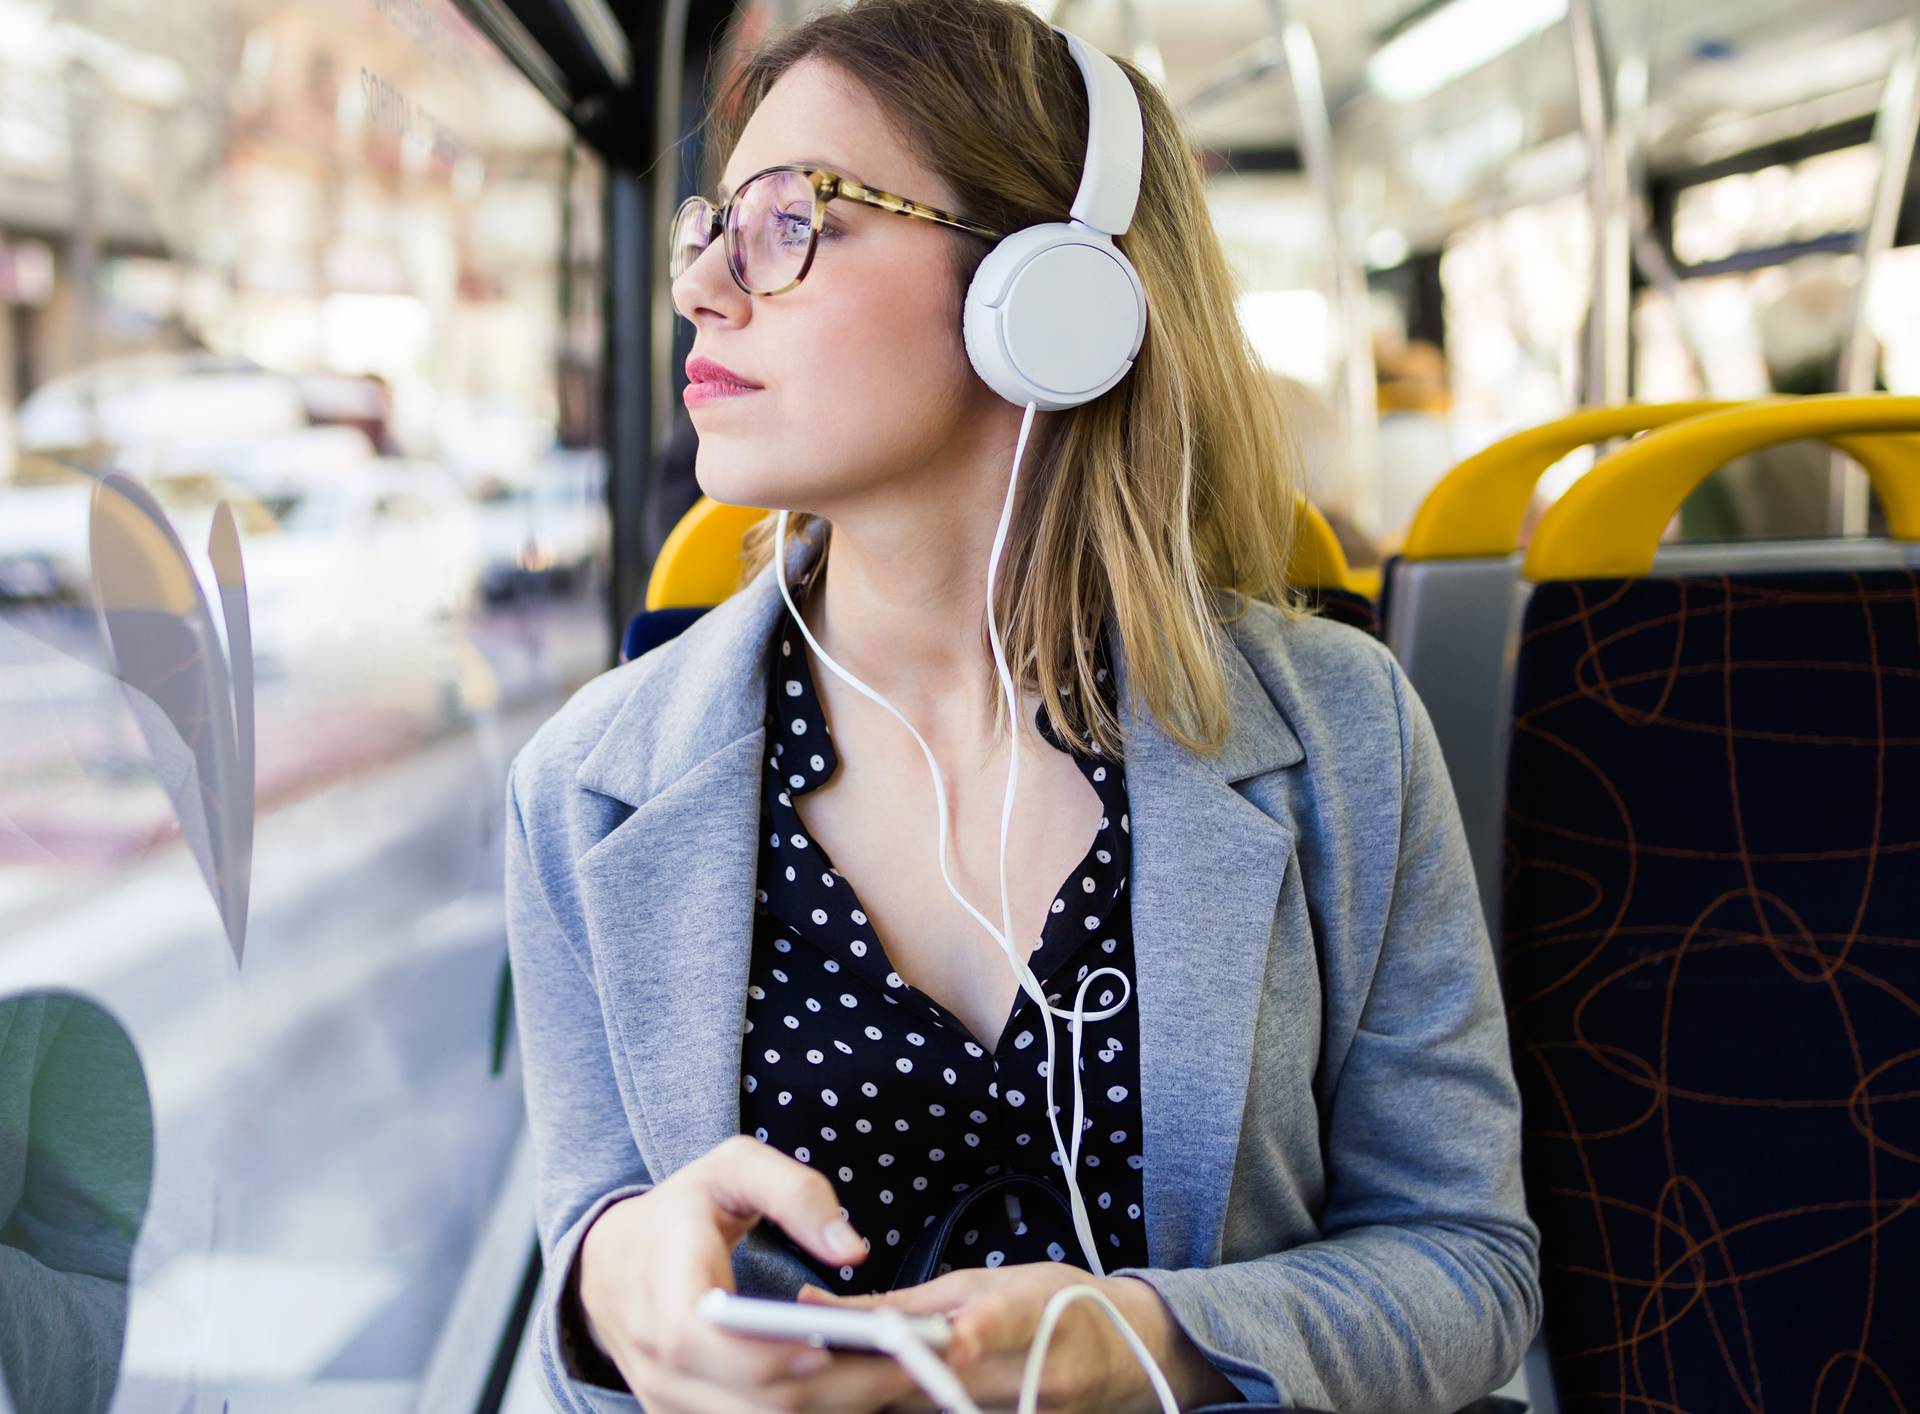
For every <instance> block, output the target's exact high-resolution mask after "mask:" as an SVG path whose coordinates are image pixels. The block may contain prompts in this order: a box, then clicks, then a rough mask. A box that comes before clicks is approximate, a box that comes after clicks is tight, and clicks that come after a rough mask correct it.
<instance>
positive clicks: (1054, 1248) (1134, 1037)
mask: <svg viewBox="0 0 1920 1414" xmlns="http://www.w3.org/2000/svg"><path fill="white" fill-rule="evenodd" d="M778 634H779V643H778V647H777V649H776V651H775V654H774V658H773V670H772V672H771V673H770V674H769V682H768V701H767V727H768V731H767V740H768V742H769V743H771V745H770V748H769V754H768V756H767V760H766V767H765V772H764V776H763V788H762V791H761V808H760V821H761V832H760V859H759V882H758V891H757V897H758V901H757V904H756V909H755V919H754V937H753V958H752V965H751V969H750V974H749V978H748V987H747V1010H746V1020H745V1023H744V1024H745V1028H746V1035H745V1037H744V1038H743V1041H742V1050H741V1087H742V1091H743V1093H742V1095H741V1128H742V1129H743V1130H744V1131H745V1132H747V1133H750V1134H753V1135H755V1136H757V1137H758V1138H760V1139H762V1140H764V1141H766V1142H767V1143H770V1144H773V1145H775V1146H777V1147H778V1148H780V1149H781V1150H783V1151H785V1152H786V1153H789V1154H791V1155H793V1157H795V1158H796V1159H799V1160H800V1161H801V1162H803V1163H807V1164H811V1165H812V1166H813V1167H814V1168H816V1169H818V1170H819V1171H820V1172H821V1173H823V1174H825V1175H826V1176H827V1178H828V1179H830V1180H831V1181H832V1182H833V1185H834V1188H835V1190H836V1191H837V1192H838V1194H839V1197H840V1202H841V1205H842V1206H843V1208H844V1209H845V1211H846V1214H847V1217H848V1219H849V1220H850V1221H851V1222H852V1223H853V1225H854V1226H855V1228H857V1229H858V1230H859V1232H860V1234H861V1235H862V1236H863V1237H865V1238H866V1239H867V1242H868V1244H869V1247H870V1249H871V1255H870V1256H869V1257H868V1258H867V1260H866V1261H865V1262H864V1263H863V1264H861V1265H860V1266H859V1267H857V1268H856V1267H852V1266H843V1267H837V1268H823V1267H821V1266H820V1265H819V1264H818V1263H817V1262H816V1261H814V1259H812V1258H811V1257H809V1256H807V1254H805V1253H804V1252H803V1251H802V1250H801V1249H799V1248H798V1247H794V1249H793V1250H794V1251H795V1252H796V1253H798V1254H799V1255H800V1256H801V1257H802V1259H803V1260H804V1261H805V1262H806V1263H807V1265H808V1266H809V1267H811V1268H812V1269H813V1270H814V1271H815V1272H816V1273H817V1275H818V1277H819V1283H818V1284H819V1285H821V1286H823V1287H825V1288H826V1289H827V1290H829V1291H837V1292H842V1293H849V1294H851V1293H863V1292H870V1291H883V1290H886V1289H888V1288H889V1287H890V1286H891V1285H892V1283H893V1278H894V1274H895V1273H896V1272H897V1271H898V1269H899V1266H900V1262H901V1258H902V1257H903V1256H904V1255H905V1254H906V1251H907V1249H908V1248H909V1247H910V1246H911V1244H912V1242H913V1240H914V1237H915V1235H916V1234H917V1233H918V1232H919V1231H920V1230H921V1229H922V1228H923V1227H925V1226H927V1225H928V1224H931V1223H932V1222H934V1221H935V1219H936V1218H937V1217H938V1216H939V1215H940V1214H942V1213H944V1212H945V1211H947V1209H948V1208H949V1207H951V1206H952V1205H953V1204H954V1202H955V1201H956V1200H957V1198H958V1195H960V1194H962V1193H965V1192H966V1191H967V1189H968V1188H970V1187H972V1186H973V1185H974V1184H976V1183H980V1182H982V1181H984V1180H986V1179H988V1178H991V1177H993V1176H995V1175H997V1174H1000V1173H1004V1172H1020V1173H1026V1174H1031V1175H1034V1176H1036V1177H1040V1178H1042V1179H1045V1180H1048V1181H1051V1183H1052V1184H1053V1186H1054V1188H1055V1189H1057V1190H1058V1191H1059V1192H1060V1194H1061V1195H1062V1197H1063V1198H1064V1196H1065V1194H1066V1191H1067V1186H1066V1179H1065V1175H1064V1172H1063V1170H1062V1169H1061V1167H1060V1156H1059V1154H1058V1153H1057V1151H1056V1149H1055V1147H1054V1143H1053V1134H1052V1130H1051V1128H1050V1127H1049V1125H1048V1123H1047V1116H1046V1110H1045V1104H1046V1097H1047V1094H1048V1080H1049V1077H1048V1076H1047V1074H1046V1068H1047V1062H1046V1056H1047V1045H1046V1036H1045V1033H1044V1032H1043V1031H1042V1029H1041V1028H1042V1027H1043V1026H1045V1025H1046V1024H1047V1021H1046V1020H1045V1019H1044V1018H1043V1017H1042V1015H1041V1013H1040V1011H1039V1009H1038V1008H1037V1007H1036V1006H1035V1005H1034V1002H1033V1000H1032V999H1031V998H1030V997H1028V996H1027V995H1026V993H1025V992H1024V991H1021V992H1019V993H1017V994H1016V995H1015V1000H1014V1005H1013V1008H1012V1011H1011V1012H1010V1014H1009V1015H1008V1017H1007V1021H1006V1024H1005V1026H1004V1027H1003V1028H1002V1029H1001V1031H1000V1034H999V1035H997V1036H993V1037H976V1036H974V1035H973V1034H972V1033H971V1032H970V1031H969V1030H968V1029H967V1026H966V1023H965V1022H963V1021H961V1020H960V1018H959V1017H958V1016H956V1015H954V1014H953V1013H952V1012H950V1011H948V1010H947V1009H946V1008H945V1007H943V1006H941V1005H940V1004H939V1003H938V1002H936V1001H934V1000H933V998H931V997H929V996H927V995H926V994H925V993H923V992H921V991H919V990H918V989H916V988H915V987H913V986H912V985H910V984H909V983H907V982H906V981H904V980H903V979H902V978H901V977H900V975H899V973H897V972H895V971H894V969H893V964H892V963H891V962H890V961H889V960H888V958H887V955H886V952H885V950H884V949H883V948H882V947H881V945H880V943H879V941H878V940H877V939H876V938H875V937H874V930H873V928H872V927H871V926H870V925H869V924H868V922H867V915H866V914H865V913H864V912H862V911H861V908H860V899H859V896H858V895H857V894H856V893H855V892H854V886H853V882H852V881H851V880H849V879H847V878H846V877H845V876H844V875H842V874H841V873H840V871H839V870H837V869H835V868H834V867H833V861H832V860H831V859H829V858H828V857H827V855H826V851H825V850H824V849H822V848H821V847H820V845H819V844H818V842H816V841H814V840H812V839H810V838H809V837H808V836H807V833H806V830H805V828H804V827H803V825H802V824H801V821H800V816H799V812H798V811H797V810H795V808H794V805H793V801H794V798H795V797H797V796H801V795H805V794H806V793H807V792H808V791H811V790H817V789H818V788H819V787H820V786H821V785H823V784H824V783H825V782H826V781H828V780H830V779H831V778H832V776H833V773H834V770H835V767H836V766H837V764H838V758H837V757H836V755H835V753H834V748H833V742H832V740H831V739H830V738H829V736H828V733H827V726H826V720H825V718H824V716H823V715H822V713H821V709H820V702H819V698H818V697H817V696H816V695H815V690H814V682H813V675H812V671H811V668H810V666H809V664H810V655H809V653H808V651H807V646H806V640H805V639H804V638H803V637H802V636H801V634H800V631H799V629H798V628H797V627H796V626H795V625H794V623H793V620H792V616H791V615H788V614H783V615H781V618H780V629H779V630H778ZM1101 648H1102V650H1104V648H1105V645H1104V643H1103V644H1101ZM1098 671H1099V673H1100V681H1101V684H1102V686H1103V689H1104V690H1105V691H1106V693H1107V694H1108V701H1109V702H1111V701H1113V697H1114V684H1113V681H1112V679H1111V676H1110V674H1109V673H1108V670H1107V668H1106V666H1105V659H1104V657H1103V658H1102V659H1101V660H1100V666H1099V667H1098ZM1035 726H1036V728H1037V729H1038V730H1039V732H1040V733H1041V735H1042V737H1043V738H1044V739H1045V740H1046V741H1047V743H1048V744H1049V745H1051V746H1053V747H1054V748H1055V749H1057V750H1063V751H1067V752H1068V754H1069V755H1071V756H1072V757H1073V760H1074V763H1075V764H1076V765H1077V766H1079V768H1080V770H1081V772H1082V773H1083V774H1084V775H1085V776H1086V778H1087V780H1088V781H1089V782H1090V783H1091V784H1092V785H1093V788H1094V790H1096V791H1097V792H1098V793H1099V795H1100V800H1101V803H1102V805H1103V806H1104V810H1105V813H1104V814H1103V816H1102V818H1101V821H1100V826H1099V828H1098V829H1097V830H1096V831H1095V834H1094V837H1093V839H1092V841H1091V843H1090V844H1089V845H1088V847H1087V851H1086V855H1085V857H1084V858H1082V859H1081V861H1080V863H1079V865H1078V866H1077V867H1075V868H1074V870H1073V871H1072V872H1071V873H1070V874H1069V875H1068V876H1067V878H1066V880H1065V881H1064V882H1063V883H1062V884H1061V886H1060V889H1059V891H1058V893H1057V894H1056V895H1055V897H1054V900H1053V908H1052V912H1051V913H1050V914H1049V915H1048V917H1047V921H1046V924H1045V927H1044V929H1043V930H1042V933H1041V941H1040V946H1039V948H1038V949H1037V950H1036V951H1035V952H1034V953H1033V955H1032V956H1031V957H1029V959H1028V966H1030V967H1031V968H1032V969H1033V972H1034V975H1035V976H1036V977H1038V978H1039V979H1040V983H1041V985H1042V986H1043V987H1044V988H1045V989H1046V992H1047V995H1048V997H1049V999H1050V1000H1051V1001H1052V1002H1053V1003H1054V1005H1056V1006H1060V1007H1064V1008H1071V1007H1072V1006H1073V1005H1074V998H1075V995H1076V993H1077V992H1078V991H1079V988H1080V983H1081V980H1082V979H1084V978H1085V977H1087V976H1088V975H1089V974H1090V973H1095V972H1099V971H1100V969H1102V968H1114V969H1117V970H1118V972H1119V973H1120V974H1122V976H1124V977H1125V978H1126V981H1125V983H1122V981H1121V980H1120V978H1119V977H1116V976H1114V975H1112V974H1111V973H1108V974H1104V975H1101V976H1099V977H1096V978H1094V980H1093V982H1092V983H1091V984H1090V985H1089V986H1088V987H1087V989H1086V994H1085V999H1084V1002H1083V1005H1084V1007H1085V1009H1086V1010H1087V1011H1088V1012H1099V1011H1103V1010H1107V1009H1109V1008H1111V1007H1113V1006H1114V1005H1115V1004H1116V1003H1120V1002H1123V1001H1124V1002H1125V1003H1126V1004H1125V1005H1124V1006H1121V1007H1120V1009H1119V1011H1118V1012H1117V1014H1115V1015H1114V1016H1112V1017H1111V1018H1109V1019H1107V1020H1103V1021H1090V1022H1088V1023H1087V1024H1086V1027H1085V1031H1084V1034H1083V1038H1082V1041H1081V1073H1082V1084H1083V1088H1084V1093H1085V1102H1086V1112H1085V1116H1084V1120H1083V1124H1082V1130H1083V1136H1082V1139H1081V1142H1080V1164H1079V1182H1080V1191H1081V1193H1082V1195H1083V1196H1084V1197H1085V1199H1086V1202H1087V1212H1088V1217H1089V1219H1090V1221H1091V1223H1092V1227H1093V1232H1094V1237H1095V1240H1096V1241H1097V1242H1098V1243H1099V1244H1100V1247H1101V1253H1102V1257H1101V1260H1102V1264H1103V1265H1104V1266H1105V1267H1106V1269H1107V1270H1109V1271H1111V1270H1113V1269H1115V1268H1117V1267H1126V1266H1145V1265H1146V1264H1147V1245H1146V1229H1145V1226H1144V1222H1143V1217H1142V1210H1141V1205H1142V1197H1141V1157H1140V1154H1141V1150H1140V1097H1139V1090H1140V1074H1139V1070H1140V1062H1139V1045H1138V1038H1139V1025H1138V1014H1139V1013H1138V1007H1137V1006H1136V1005H1135V1004H1134V1002H1133V1000H1132V987H1133V981H1134V966H1133V937H1132V933H1131V930H1130V923H1129V908H1128V893H1127V867H1128V862H1129V850H1128V830H1129V826H1128V821H1127V788H1126V775H1125V772H1124V771H1123V770H1122V768H1121V766H1120V764H1119V763H1118V762H1117V761H1115V760H1113V759H1111V758H1107V757H1102V756H1098V755H1094V754H1091V752H1092V748H1091V747H1090V745H1089V744H1088V743H1086V742H1084V741H1083V742H1078V743H1074V744H1073V746H1071V747H1070V746H1069V745H1068V744H1067V743H1066V742H1065V741H1063V740H1062V739H1061V738H1060V737H1059V736H1058V735H1056V734H1055V732H1054V730H1053V724H1052V722H1051V720H1050V719H1049V718H1048V717H1047V714H1046V709H1045V708H1044V707H1042V708H1041V709H1039V711H1038V712H1037V713H1036V714H1035ZM1016 808H1017V802H1016ZM1052 1024H1053V1026H1054V1035H1055V1048H1056V1054H1057V1056H1058V1058H1059V1065H1060V1068H1061V1069H1062V1070H1064V1069H1066V1067H1068V1066H1069V1065H1071V1064H1072V1055H1073V1049H1072V1047H1073V1041H1072V1031H1071V1028H1070V1026H1069V1023H1068V1022H1067V1021H1066V1020H1065V1019H1063V1018H1058V1017H1056V1018H1054V1019H1053V1023H1052ZM1053 1100H1054V1103H1055V1104H1057V1105H1059V1106H1060V1110H1059V1122H1060V1132H1061V1134H1062V1136H1063V1137H1065V1138H1067V1139H1068V1141H1069V1142H1071V1126H1072V1123H1073V1084H1072V1082H1071V1080H1069V1079H1062V1080H1061V1081H1060V1083H1059V1084H1058V1086H1057V1088H1056V1089H1055V1091H1054V1092H1053ZM982 1206H983V1209H984V1210H985V1211H984V1212H983V1214H982V1216H980V1217H979V1218H978V1219H977V1220H976V1219H973V1218H971V1217H970V1219H969V1222H968V1225H967V1227H966V1228H965V1229H964V1230H959V1231H956V1233H955V1235H954V1238H953V1242H954V1249H953V1250H954V1251H957V1252H958V1254H959V1255H958V1256H956V1257H952V1258H951V1261H952V1263H953V1264H957V1265H969V1266H973V1265H977V1266H999V1265H1000V1264H1002V1263H1019V1262H1044V1261H1056V1262H1068V1263H1072V1264H1073V1265H1076V1266H1080V1267H1085V1266H1086V1265H1087V1262H1086V1258H1085V1255H1084V1254H1083V1253H1082V1252H1081V1250H1080V1244H1079V1242H1078V1240H1077V1239H1076V1238H1075V1236H1074V1234H1073V1230H1072V1228H1071V1226H1070V1225H1069V1224H1068V1223H1067V1222H1066V1221H1065V1220H1064V1219H1063V1218H1060V1217H1058V1216H1054V1215H1048V1216H1047V1217H1046V1218H1045V1220H1042V1218H1041V1217H1039V1216H1038V1215H1036V1214H1035V1212H1034V1209H1033V1206H1032V1205H1029V1208H1028V1213H1027V1217H1025V1218H1023V1217H1022V1216H1021V1215H1020V1212H1019V1208H1018V1205H1017V1204H1004V1205H1003V1204H998V1203H991V1202H990V1203H987V1204H984V1205H982ZM771 1235H773V1236H775V1237H776V1238H777V1239H779V1238H780V1235H779V1234H778V1232H777V1230H774V1232H773V1233H772V1234H771ZM781 1240H783V1239H781ZM789 1245H791V1244H789ZM943 1265H945V1264H943Z"/></svg>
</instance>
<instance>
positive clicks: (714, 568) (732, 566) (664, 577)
mask: <svg viewBox="0 0 1920 1414" xmlns="http://www.w3.org/2000/svg"><path fill="white" fill-rule="evenodd" d="M767 514H768V512H767V511H764V510H762V509H760V508H759V507H758V506H729V505H724V504H722V503H721V502H719V501H715V500H712V499H710V498H709V497H706V496H702V497H701V498H700V499H699V500H697V501H695V502H694V503H693V508H692V509H691V510H689V511H688V512H687V513H686V514H685V515H683V516H681V517H680V520H679V522H678V523H677V524H676V525H675V526H674V527H673V531H672V533H671V534H669V535H668V536H667V539H666V543H665V544H663V545H662V546H661V547H660V553H659V555H658V556H657V557H656V558H655V559H654V562H653V572H652V573H651V574H649V575H648V576H647V608H648V609H650V610H651V609H683V608H684V609H701V608H709V607H711V606H712V605H715V604H718V603H719V602H720V601H721V600H723V599H725V598H726V597H727V596H728V595H730V594H732V593H733V591H734V590H736V589H738V588H739V587H740V537H741V536H743V535H745V534H746V533H747V530H748V528H749V527H751V526H752V525H753V523H754V522H755V521H757V520H759V519H760V518H761V517H762V516H765V515H767Z"/></svg>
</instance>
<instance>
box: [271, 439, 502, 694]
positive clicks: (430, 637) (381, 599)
mask: <svg viewBox="0 0 1920 1414" xmlns="http://www.w3.org/2000/svg"><path fill="white" fill-rule="evenodd" d="M244 548H245V555H246V564H247V590H248V596H247V597H248V600H249V602H250V603H251V604H252V606H253V615H254V621H255V632H254V639H255V658H256V668H257V671H258V673H259V675H260V676H261V677H262V678H275V677H284V678H293V677H296V676H297V677H299V678H300V679H302V680H305V681H307V682H308V683H309V684H311V685H314V686H317V687H320V688H322V689H323V690H326V691H328V692H332V691H335V690H338V691H340V692H343V693H353V694H358V695H360V696H363V697H365V696H375V697H378V696H386V695H387V693H386V692H384V691H383V690H382V689H383V687H386V688H393V687H405V686H406V685H407V684H409V683H417V682H418V681H419V680H420V679H421V677H422V674H423V673H424V672H429V671H430V672H431V673H434V674H437V673H438V672H439V671H440V670H441V669H442V668H444V667H445V666H446V665H447V663H448V662H449V661H451V660H452V659H453V657H454V656H455V655H456V653H457V645H458V641H459V638H460V636H461V635H462V634H463V633H464V631H465V627H466V616H467V614H468V613H469V611H470V610H471V609H472V607H473V605H474V603H475V600H476V596H477V593H478V588H479V583H480V565H481V562H480V552H479V537H478V534H477V529H476V517H475V514H474V510H473V507H472V505H471V503H470V502H469V501H468V499H467V497H466V495H465V494H464V493H463V491H462V489H461V487H460V485H459V483H458V482H456V481H455V480H454V479H453V477H452V476H450V475H449V474H448V473H447V472H446V470H445V469H444V468H443V467H441V466H440V465H439V464H438V463H435V462H430V461H417V460H412V459H405V458H397V457H382V458H378V459H375V460H371V461H368V462H365V463H363V464H362V465H360V466H359V467H356V468H353V469H351V470H349V471H346V472H343V473H341V474H340V475H338V476H336V477H333V478H330V479H328V480H326V481H322V482H315V483H313V484H312V485H311V486H309V487H308V489H307V490H306V491H305V492H304V493H303V494H302V495H300V496H299V497H298V498H297V499H296V500H294V501H293V502H292V503H291V504H288V505H286V506H284V507H283V508H282V511H281V515H280V519H279V523H278V529H277V531H276V532H275V533H273V534H270V535H265V536H262V537H260V538H259V539H258V540H257V541H249V542H246V544H245V547H244Z"/></svg>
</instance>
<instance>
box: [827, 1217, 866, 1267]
mask: <svg viewBox="0 0 1920 1414" xmlns="http://www.w3.org/2000/svg"><path fill="white" fill-rule="evenodd" d="M821 1235H822V1236H823V1237H825V1238H826V1240H827V1246H828V1247H829V1248H830V1249H832V1250H833V1251H835V1252H838V1253H839V1254H840V1255H841V1256H842V1257H858V1256H860V1255H862V1254H863V1253H865V1251H866V1250H867V1249H866V1246H865V1244H863V1243H862V1242H861V1241H860V1234H859V1233H857V1232H855V1231H854V1230H853V1224H852V1223H850V1222H848V1221H847V1220H846V1219H845V1218H835V1219H834V1220H833V1221H832V1222H830V1223H828V1224H827V1227H826V1231H825V1232H824V1233H823V1234H821Z"/></svg>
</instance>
